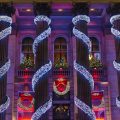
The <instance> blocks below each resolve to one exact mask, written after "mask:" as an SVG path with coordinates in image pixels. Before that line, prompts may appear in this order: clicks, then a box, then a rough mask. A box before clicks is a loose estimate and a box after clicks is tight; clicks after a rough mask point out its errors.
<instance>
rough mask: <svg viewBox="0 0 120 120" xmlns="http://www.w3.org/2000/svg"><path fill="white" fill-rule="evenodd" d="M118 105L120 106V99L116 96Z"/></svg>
mask: <svg viewBox="0 0 120 120" xmlns="http://www.w3.org/2000/svg"><path fill="white" fill-rule="evenodd" d="M116 105H117V107H120V99H118V97H117V98H116Z"/></svg>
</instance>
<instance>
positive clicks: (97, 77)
mask: <svg viewBox="0 0 120 120" xmlns="http://www.w3.org/2000/svg"><path fill="white" fill-rule="evenodd" d="M90 73H91V74H92V76H93V79H94V81H96V82H106V79H107V78H106V77H107V76H106V68H105V67H98V68H90Z"/></svg>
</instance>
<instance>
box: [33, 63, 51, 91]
mask: <svg viewBox="0 0 120 120" xmlns="http://www.w3.org/2000/svg"><path fill="white" fill-rule="evenodd" d="M51 68H52V62H51V61H50V62H49V63H48V64H45V65H44V66H42V67H41V68H40V69H39V70H38V71H37V72H36V73H35V74H34V76H33V78H32V89H33V91H35V86H36V84H37V83H38V82H39V80H41V79H40V78H42V77H43V75H45V74H46V73H47V72H48V71H49V70H51Z"/></svg>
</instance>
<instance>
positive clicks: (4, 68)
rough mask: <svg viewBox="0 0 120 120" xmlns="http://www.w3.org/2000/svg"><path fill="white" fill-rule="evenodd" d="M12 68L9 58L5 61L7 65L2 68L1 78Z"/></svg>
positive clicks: (0, 71) (0, 70)
mask: <svg viewBox="0 0 120 120" xmlns="http://www.w3.org/2000/svg"><path fill="white" fill-rule="evenodd" d="M9 68H10V59H9V60H8V62H6V63H5V65H3V66H2V67H1V68H0V78H1V77H2V76H3V75H5V74H6V72H7V71H8V70H9Z"/></svg>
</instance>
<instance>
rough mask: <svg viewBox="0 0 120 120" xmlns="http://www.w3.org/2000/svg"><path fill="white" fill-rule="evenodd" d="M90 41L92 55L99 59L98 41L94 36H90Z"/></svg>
mask: <svg viewBox="0 0 120 120" xmlns="http://www.w3.org/2000/svg"><path fill="white" fill-rule="evenodd" d="M90 40H91V43H92V56H93V57H94V58H96V59H97V60H100V59H101V57H100V48H99V41H98V40H97V39H96V38H95V37H90Z"/></svg>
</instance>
